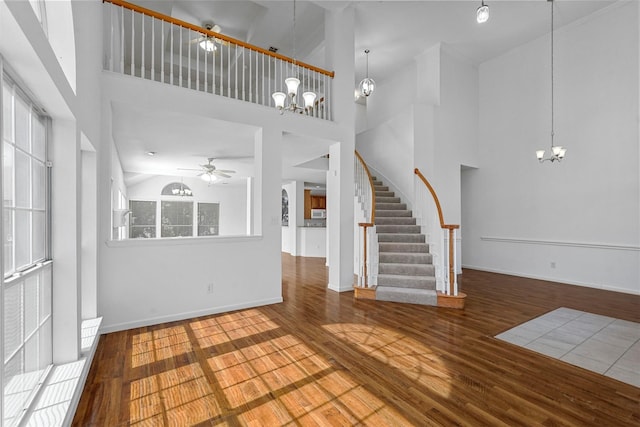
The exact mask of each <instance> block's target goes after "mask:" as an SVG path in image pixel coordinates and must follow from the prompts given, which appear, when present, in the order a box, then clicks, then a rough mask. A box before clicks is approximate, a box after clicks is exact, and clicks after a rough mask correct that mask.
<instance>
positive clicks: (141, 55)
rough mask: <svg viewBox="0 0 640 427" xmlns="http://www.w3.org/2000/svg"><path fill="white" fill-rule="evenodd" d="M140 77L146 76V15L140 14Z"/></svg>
mask: <svg viewBox="0 0 640 427" xmlns="http://www.w3.org/2000/svg"><path fill="white" fill-rule="evenodd" d="M140 32H141V37H140V77H142V78H143V79H144V78H145V72H144V40H145V39H144V15H140Z"/></svg>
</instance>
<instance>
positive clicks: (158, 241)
mask: <svg viewBox="0 0 640 427" xmlns="http://www.w3.org/2000/svg"><path fill="white" fill-rule="evenodd" d="M256 240H262V236H261V235H256V236H202V237H156V238H153V239H124V240H107V241H106V242H105V244H106V245H107V247H109V248H128V247H130V248H135V247H141V246H157V247H161V246H175V245H204V244H209V245H210V244H221V243H223V244H228V243H235V242H254V241H256Z"/></svg>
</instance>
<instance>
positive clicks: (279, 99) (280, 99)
mask: <svg viewBox="0 0 640 427" xmlns="http://www.w3.org/2000/svg"><path fill="white" fill-rule="evenodd" d="M271 97H272V98H273V102H275V103H276V108H277V109H279V110H282V109H283V108H284V100H285V98H286V97H287V95H285V93H284V92H274V93H273V95H271Z"/></svg>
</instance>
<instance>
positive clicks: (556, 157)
mask: <svg viewBox="0 0 640 427" xmlns="http://www.w3.org/2000/svg"><path fill="white" fill-rule="evenodd" d="M547 1H548V2H549V3H551V154H550V156H549V157H547V158H546V159H545V158H544V150H537V151H536V157H537V158H538V160H539V161H540V163H542V162H545V161H547V160H549V161H550V162H551V163H553V162H555V161H558V162H559V161H561V160H562V159H564V155H565V154H566V152H567V149H566V148H564V147H563V146H561V145H554V143H553V137H554V130H553V129H554V128H553V87H554V80H553V0H547Z"/></svg>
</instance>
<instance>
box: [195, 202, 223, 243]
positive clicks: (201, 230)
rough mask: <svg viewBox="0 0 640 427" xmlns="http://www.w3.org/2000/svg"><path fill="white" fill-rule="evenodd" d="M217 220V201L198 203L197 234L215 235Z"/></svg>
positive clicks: (218, 207)
mask: <svg viewBox="0 0 640 427" xmlns="http://www.w3.org/2000/svg"><path fill="white" fill-rule="evenodd" d="M219 220H220V204H219V203H198V236H217V235H218V223H219Z"/></svg>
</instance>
